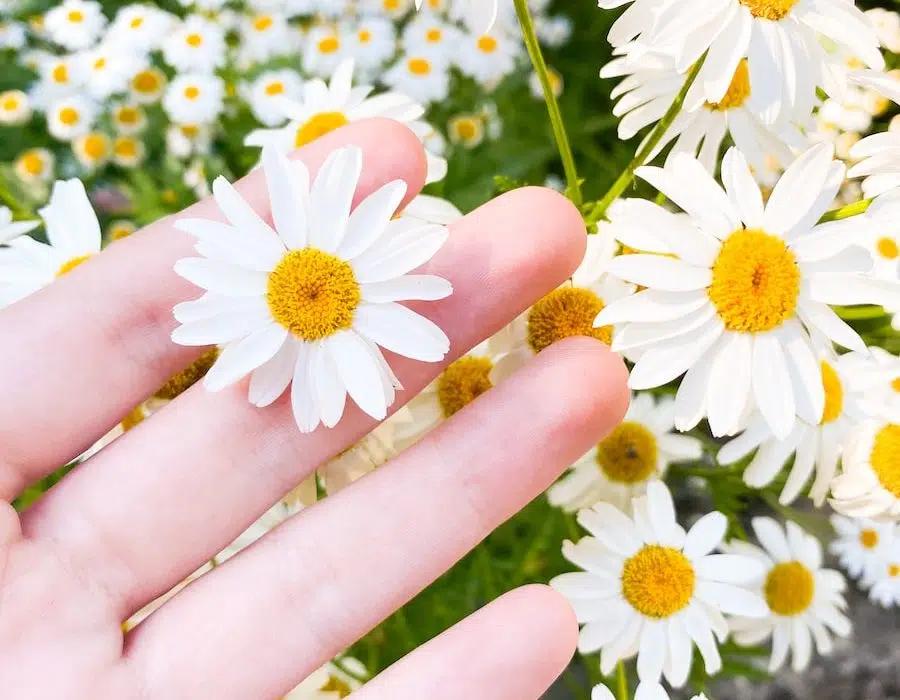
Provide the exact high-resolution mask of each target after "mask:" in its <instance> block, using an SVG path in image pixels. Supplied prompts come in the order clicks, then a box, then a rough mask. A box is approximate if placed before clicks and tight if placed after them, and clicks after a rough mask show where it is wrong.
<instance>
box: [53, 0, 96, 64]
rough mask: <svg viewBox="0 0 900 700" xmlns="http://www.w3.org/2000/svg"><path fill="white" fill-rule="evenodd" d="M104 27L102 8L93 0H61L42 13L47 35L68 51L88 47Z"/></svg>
mask: <svg viewBox="0 0 900 700" xmlns="http://www.w3.org/2000/svg"><path fill="white" fill-rule="evenodd" d="M105 27H106V17H104V15H103V8H102V7H101V6H100V3H99V2H93V0H63V2H61V3H60V4H59V5H56V6H55V7H53V8H52V9H50V10H49V11H48V12H47V14H46V15H44V29H45V30H46V32H47V35H48V36H49V37H50V39H51V40H52V41H54V42H55V43H57V44H59V45H60V46H63V47H65V48H67V49H69V51H78V50H79V49H86V48H88V47H89V46H91V45H92V44H93V43H94V42H95V41H96V40H97V39H98V38H99V36H100V35H101V34H102V33H103V29H104V28H105Z"/></svg>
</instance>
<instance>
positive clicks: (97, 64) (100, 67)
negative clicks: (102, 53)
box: [94, 58, 106, 70]
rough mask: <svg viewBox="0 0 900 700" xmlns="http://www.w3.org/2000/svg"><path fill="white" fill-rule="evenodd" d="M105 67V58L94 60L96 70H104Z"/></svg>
mask: <svg viewBox="0 0 900 700" xmlns="http://www.w3.org/2000/svg"><path fill="white" fill-rule="evenodd" d="M104 68H106V59H105V58H98V59H97V60H96V61H94V70H103V69H104Z"/></svg>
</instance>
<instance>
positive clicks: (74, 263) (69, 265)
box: [56, 255, 91, 279]
mask: <svg viewBox="0 0 900 700" xmlns="http://www.w3.org/2000/svg"><path fill="white" fill-rule="evenodd" d="M90 257H91V256H90V255H79V256H78V257H77V258H72V259H71V260H69V261H68V262H64V263H63V264H62V265H60V267H59V269H58V270H57V271H56V278H57V279H59V278H60V277H62V276H63V275H67V274H69V273H70V272H71V271H72V270H74V269H75V268H76V267H78V266H79V265H81V264H82V263H84V262H87V260H88V259H89V258H90Z"/></svg>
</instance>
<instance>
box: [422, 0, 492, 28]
mask: <svg viewBox="0 0 900 700" xmlns="http://www.w3.org/2000/svg"><path fill="white" fill-rule="evenodd" d="M423 2H424V0H416V9H420V8H421V7H422V3H423ZM498 8H499V0H462V2H456V3H454V10H455V12H454V14H455V15H457V16H460V19H463V20H464V21H465V22H466V24H468V25H469V28H470V29H471V30H472V31H473V32H479V33H487V32H489V31H491V28H492V27H493V26H494V22H496V21H497V12H498Z"/></svg>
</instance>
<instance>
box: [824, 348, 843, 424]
mask: <svg viewBox="0 0 900 700" xmlns="http://www.w3.org/2000/svg"><path fill="white" fill-rule="evenodd" d="M821 365H822V384H823V386H824V387H825V411H824V412H823V413H822V425H825V424H826V423H831V422H832V421H835V420H837V419H838V418H840V417H841V413H843V412H844V386H843V384H841V378H840V377H839V376H838V373H837V372H835V371H834V367H832V366H831V365H830V364H828V363H827V362H825V361H824V360H822V362H821Z"/></svg>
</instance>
